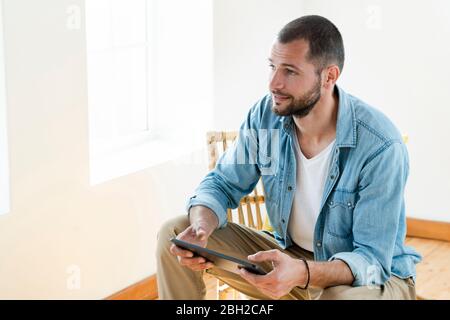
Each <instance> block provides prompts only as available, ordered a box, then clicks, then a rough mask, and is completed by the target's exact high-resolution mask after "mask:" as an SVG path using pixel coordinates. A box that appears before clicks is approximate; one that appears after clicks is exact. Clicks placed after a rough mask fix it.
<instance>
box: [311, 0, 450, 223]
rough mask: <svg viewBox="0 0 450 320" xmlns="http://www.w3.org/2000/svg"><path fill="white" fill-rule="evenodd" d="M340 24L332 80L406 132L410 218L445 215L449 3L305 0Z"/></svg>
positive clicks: (449, 170)
mask: <svg viewBox="0 0 450 320" xmlns="http://www.w3.org/2000/svg"><path fill="white" fill-rule="evenodd" d="M304 5H305V13H306V14H319V15H323V16H325V17H327V18H329V19H330V20H331V21H333V22H334V23H335V24H336V25H337V27H338V28H339V29H340V30H341V33H342V35H343V38H344V44H345V48H346V62H345V66H344V70H343V74H342V78H341V79H340V81H339V82H338V83H340V84H341V85H342V86H343V87H344V89H346V90H347V91H348V92H350V93H352V94H354V95H356V96H358V97H360V98H362V99H364V100H365V101H367V102H369V103H370V104H372V105H373V106H375V107H377V108H379V109H380V110H382V111H383V112H384V113H386V114H387V115H388V116H389V117H390V118H391V119H392V120H393V121H394V123H395V124H396V125H397V127H398V128H399V130H400V131H401V132H403V133H404V134H407V135H408V136H409V142H408V150H409V155H410V162H411V168H410V169H411V170H410V178H409V181H408V186H407V192H406V202H407V212H408V213H407V214H408V216H411V217H416V218H422V219H431V220H439V221H450V203H449V202H448V201H447V200H448V196H449V194H450V166H449V165H448V164H449V163H450V150H449V148H447V146H448V145H449V141H450V132H449V130H448V119H449V118H450V108H449V106H450V103H449V101H450V90H449V85H450V81H449V79H448V74H449V73H450V64H449V63H448V59H449V57H450V42H449V41H448V39H450V2H448V1H445V0H431V1H423V0H422V1H406V0H401V1H388V0H366V1H361V0H344V1H327V0H306V1H304Z"/></svg>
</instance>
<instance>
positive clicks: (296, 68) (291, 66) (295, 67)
mask: <svg viewBox="0 0 450 320" xmlns="http://www.w3.org/2000/svg"><path fill="white" fill-rule="evenodd" d="M267 60H269V62H270V63H273V61H272V59H270V58H268V59H267ZM281 65H282V66H283V67H290V68H293V69H295V70H298V71H302V70H301V69H300V68H299V67H297V66H295V65H293V64H289V63H282V64H281Z"/></svg>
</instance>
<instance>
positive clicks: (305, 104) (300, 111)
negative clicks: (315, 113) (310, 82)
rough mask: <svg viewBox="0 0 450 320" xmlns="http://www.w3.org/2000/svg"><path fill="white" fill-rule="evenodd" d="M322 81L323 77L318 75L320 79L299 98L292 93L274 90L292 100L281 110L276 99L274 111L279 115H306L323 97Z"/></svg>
mask: <svg viewBox="0 0 450 320" xmlns="http://www.w3.org/2000/svg"><path fill="white" fill-rule="evenodd" d="M321 82H322V81H321V78H320V77H318V80H317V81H316V83H315V84H314V87H313V88H312V89H311V90H309V91H308V92H306V93H305V94H304V95H302V96H301V97H299V98H297V99H295V98H294V97H293V96H291V95H286V94H283V93H282V92H280V91H272V93H273V94H279V95H282V96H285V97H289V98H290V100H291V103H290V104H288V105H287V106H286V107H284V108H283V109H282V110H280V108H279V106H278V105H276V104H275V101H273V102H272V103H273V104H272V111H273V112H274V113H275V114H276V115H279V116H294V117H298V118H303V117H306V116H307V115H308V114H309V113H310V112H311V110H312V109H313V108H314V106H315V105H316V104H317V102H318V101H319V99H320V97H321V93H320V89H321Z"/></svg>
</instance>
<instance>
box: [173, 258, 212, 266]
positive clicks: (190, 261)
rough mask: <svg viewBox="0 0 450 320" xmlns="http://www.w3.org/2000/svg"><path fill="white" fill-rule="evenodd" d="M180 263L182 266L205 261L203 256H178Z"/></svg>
mask: <svg viewBox="0 0 450 320" xmlns="http://www.w3.org/2000/svg"><path fill="white" fill-rule="evenodd" d="M179 261H180V264H181V265H183V266H187V267H188V266H194V265H197V264H202V263H205V262H206V260H205V258H202V257H196V258H179Z"/></svg>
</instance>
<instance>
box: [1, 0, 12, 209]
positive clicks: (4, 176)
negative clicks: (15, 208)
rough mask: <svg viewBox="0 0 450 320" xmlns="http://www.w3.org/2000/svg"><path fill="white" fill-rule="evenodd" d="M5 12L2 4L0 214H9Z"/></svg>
mask: <svg viewBox="0 0 450 320" xmlns="http://www.w3.org/2000/svg"><path fill="white" fill-rule="evenodd" d="M2 20H3V11H2V4H1V2H0V214H5V213H7V212H9V209H10V208H9V165H8V163H9V161H8V154H9V153H8V137H7V122H6V85H5V67H4V66H5V59H4V52H3V21H2Z"/></svg>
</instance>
